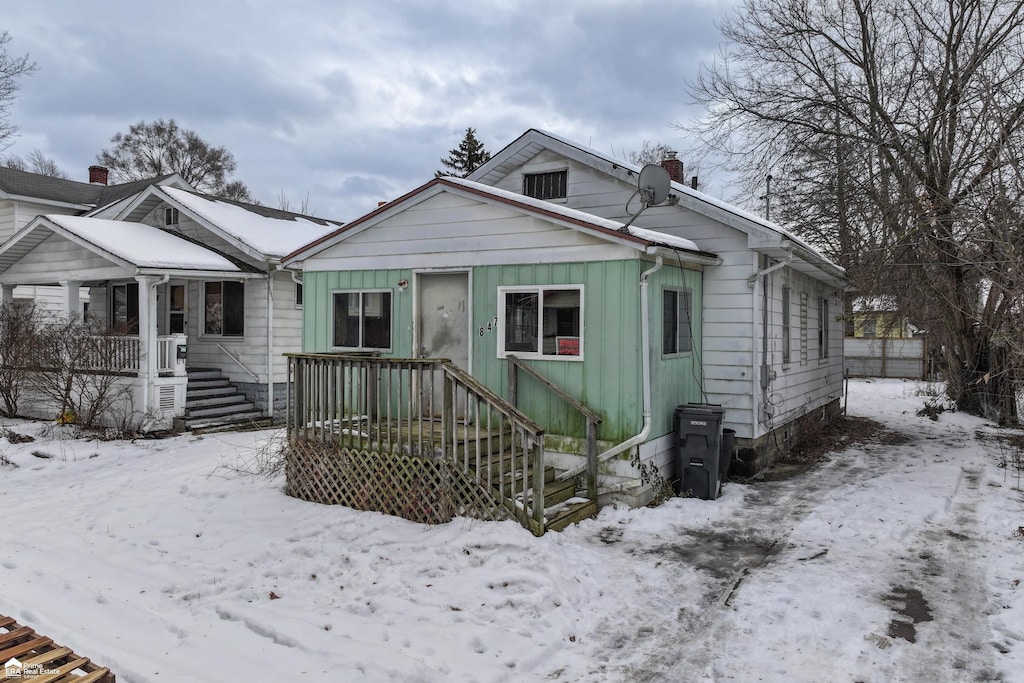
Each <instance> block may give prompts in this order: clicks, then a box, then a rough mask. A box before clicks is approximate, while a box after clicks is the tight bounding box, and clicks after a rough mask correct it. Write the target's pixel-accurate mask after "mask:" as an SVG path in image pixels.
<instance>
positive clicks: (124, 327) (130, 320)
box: [110, 282, 139, 334]
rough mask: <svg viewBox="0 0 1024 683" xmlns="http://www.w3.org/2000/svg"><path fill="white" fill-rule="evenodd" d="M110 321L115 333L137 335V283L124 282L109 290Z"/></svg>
mask: <svg viewBox="0 0 1024 683" xmlns="http://www.w3.org/2000/svg"><path fill="white" fill-rule="evenodd" d="M110 321H111V327H112V329H113V330H114V331H116V332H121V333H123V334H138V333H139V283H138V282H126V283H123V284H119V285H113V286H111V288H110Z"/></svg>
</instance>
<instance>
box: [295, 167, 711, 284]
mask: <svg viewBox="0 0 1024 683" xmlns="http://www.w3.org/2000/svg"><path fill="white" fill-rule="evenodd" d="M441 192H452V193H454V194H460V195H463V196H469V197H472V198H474V199H477V200H478V201H482V202H485V203H490V204H501V205H504V206H508V207H511V208H514V209H516V210H518V211H521V212H523V213H525V214H528V215H532V216H537V217H540V218H544V219H546V220H549V221H551V222H553V223H557V224H559V225H562V226H564V227H567V228H570V229H573V230H578V231H580V232H585V233H588V234H590V235H593V236H596V237H598V238H600V239H603V240H606V241H608V242H613V243H618V244H622V245H626V246H629V247H632V248H633V249H636V250H638V251H649V250H656V249H657V248H659V247H661V248H667V249H672V250H674V251H676V252H680V253H682V254H683V255H684V256H685V257H686V258H687V259H688V260H691V261H696V262H701V263H714V262H716V261H717V257H716V256H715V255H714V254H711V253H708V252H705V251H701V250H700V249H699V248H698V247H697V245H696V244H694V243H693V242H691V241H690V240H687V239H683V238H680V237H675V236H672V235H666V234H664V233H659V232H656V231H654V230H643V229H640V228H634V227H632V226H630V227H629V229H628V231H623V230H622V229H623V228H624V224H623V223H620V222H618V221H613V220H609V219H606V218H601V217H599V216H595V215H593V214H590V213H586V212H585V211H577V210H576V209H570V208H568V207H565V206H561V205H558V204H552V203H551V202H545V201H543V200H540V199H534V198H532V197H526V196H523V195H520V194H516V193H515V192H509V191H507V190H501V189H498V188H495V187H490V186H488V185H482V184H480V183H475V182H472V181H470V180H464V179H462V178H452V177H447V176H442V177H439V178H434V179H433V180H430V181H428V182H427V183H425V184H423V185H421V186H420V187H418V188H416V189H415V190H413V191H411V192H409V193H407V194H405V195H403V196H402V197H399V198H398V199H395V200H393V201H391V202H388V203H387V204H385V205H383V206H380V207H378V208H377V209H376V210H374V211H371V212H370V213H368V214H366V215H364V216H362V217H360V218H357V219H356V220H354V221H352V222H350V223H348V224H346V225H344V226H343V227H341V228H340V229H338V230H335V231H334V232H332V233H329V234H327V235H324V236H323V237H321V238H320V239H317V240H315V241H313V242H310V243H308V244H306V245H304V246H302V247H301V248H299V249H297V250H295V251H293V252H291V253H290V254H288V255H286V256H284V257H283V258H282V259H281V263H282V265H284V266H288V265H291V264H293V263H295V262H297V261H301V260H303V259H307V258H310V257H311V256H314V255H316V254H318V253H320V252H322V251H324V250H325V249H328V248H330V247H332V246H334V245H335V244H338V243H339V242H342V241H344V240H345V239H347V238H349V237H351V236H352V235H356V234H359V233H360V232H362V231H363V230H366V229H368V228H370V227H372V226H373V225H375V224H376V223H379V222H380V221H382V220H384V219H386V218H388V217H390V216H392V215H394V214H396V213H400V212H401V211H404V210H405V209H407V208H409V207H410V206H413V205H415V204H418V203H420V202H422V201H424V200H425V199H427V198H429V197H432V196H434V195H436V194H439V193H441Z"/></svg>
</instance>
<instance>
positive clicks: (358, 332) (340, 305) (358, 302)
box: [332, 290, 391, 351]
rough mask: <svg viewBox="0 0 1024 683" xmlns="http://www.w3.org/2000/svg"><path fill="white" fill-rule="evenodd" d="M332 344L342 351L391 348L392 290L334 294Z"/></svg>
mask: <svg viewBox="0 0 1024 683" xmlns="http://www.w3.org/2000/svg"><path fill="white" fill-rule="evenodd" d="M333 313H334V335H333V338H332V344H333V345H334V347H335V348H341V349H372V350H375V351H378V350H385V349H390V348H391V292H390V291H389V290H377V291H354V292H334V294H333Z"/></svg>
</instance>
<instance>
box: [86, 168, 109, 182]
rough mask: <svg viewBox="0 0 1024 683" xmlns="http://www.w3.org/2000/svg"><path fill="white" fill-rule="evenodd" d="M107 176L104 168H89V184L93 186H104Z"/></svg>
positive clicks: (107, 172) (107, 173)
mask: <svg viewBox="0 0 1024 683" xmlns="http://www.w3.org/2000/svg"><path fill="white" fill-rule="evenodd" d="M108 175H109V171H107V168H106V166H90V167H89V182H90V183H91V184H93V185H106V184H107V176H108Z"/></svg>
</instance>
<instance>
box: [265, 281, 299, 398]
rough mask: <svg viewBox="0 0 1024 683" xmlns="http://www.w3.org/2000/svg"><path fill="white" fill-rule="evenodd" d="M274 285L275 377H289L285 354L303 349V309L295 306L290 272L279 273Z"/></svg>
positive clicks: (280, 378)
mask: <svg viewBox="0 0 1024 683" xmlns="http://www.w3.org/2000/svg"><path fill="white" fill-rule="evenodd" d="M273 287H274V324H273V332H274V349H273V353H272V362H273V379H274V381H275V382H284V381H286V380H287V379H288V362H287V360H288V359H287V358H285V356H284V354H286V353H298V352H300V351H302V309H301V308H296V307H295V283H294V282H293V281H292V278H291V275H290V274H288V273H277V274H276V275H275V276H274V279H273Z"/></svg>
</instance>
